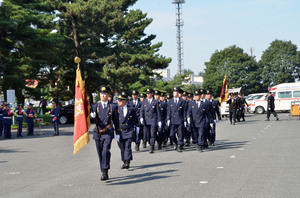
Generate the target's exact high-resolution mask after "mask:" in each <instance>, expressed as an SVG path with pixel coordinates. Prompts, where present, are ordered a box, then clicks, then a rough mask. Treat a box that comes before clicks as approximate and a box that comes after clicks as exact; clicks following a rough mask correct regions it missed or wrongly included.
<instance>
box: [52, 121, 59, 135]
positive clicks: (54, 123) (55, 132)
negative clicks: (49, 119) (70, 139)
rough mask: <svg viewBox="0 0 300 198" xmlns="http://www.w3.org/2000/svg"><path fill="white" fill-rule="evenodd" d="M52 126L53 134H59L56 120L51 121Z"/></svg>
mask: <svg viewBox="0 0 300 198" xmlns="http://www.w3.org/2000/svg"><path fill="white" fill-rule="evenodd" d="M53 128H54V134H53V135H59V127H58V121H54V122H53Z"/></svg>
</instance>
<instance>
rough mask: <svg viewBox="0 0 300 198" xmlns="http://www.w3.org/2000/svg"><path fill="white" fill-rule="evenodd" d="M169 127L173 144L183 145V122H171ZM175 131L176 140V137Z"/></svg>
mask: <svg viewBox="0 0 300 198" xmlns="http://www.w3.org/2000/svg"><path fill="white" fill-rule="evenodd" d="M170 128H171V129H170V139H171V140H173V142H174V143H175V144H178V145H183V124H179V125H175V124H173V125H171V126H170ZM176 133H177V137H178V140H177V138H176Z"/></svg>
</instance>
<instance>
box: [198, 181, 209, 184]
mask: <svg viewBox="0 0 300 198" xmlns="http://www.w3.org/2000/svg"><path fill="white" fill-rule="evenodd" d="M199 183H200V184H207V183H208V181H200V182H199Z"/></svg>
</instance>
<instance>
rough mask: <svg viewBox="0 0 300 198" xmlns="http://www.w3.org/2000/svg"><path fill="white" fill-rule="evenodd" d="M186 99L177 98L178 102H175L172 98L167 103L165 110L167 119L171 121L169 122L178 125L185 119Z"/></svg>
mask: <svg viewBox="0 0 300 198" xmlns="http://www.w3.org/2000/svg"><path fill="white" fill-rule="evenodd" d="M185 103H186V101H185V100H183V99H182V98H179V100H178V104H175V100H174V98H173V99H171V100H170V101H169V103H168V110H167V120H170V121H171V124H175V125H180V124H183V123H184V122H185V121H186V111H187V108H185Z"/></svg>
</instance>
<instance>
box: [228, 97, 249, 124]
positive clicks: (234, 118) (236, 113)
mask: <svg viewBox="0 0 300 198" xmlns="http://www.w3.org/2000/svg"><path fill="white" fill-rule="evenodd" d="M227 104H229V120H230V124H233V125H235V124H236V123H237V122H240V121H241V119H242V122H244V121H245V105H247V106H248V104H247V102H246V99H245V98H244V97H243V96H242V94H241V93H239V94H238V93H232V94H231V95H230V98H229V99H228V100H227Z"/></svg>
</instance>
